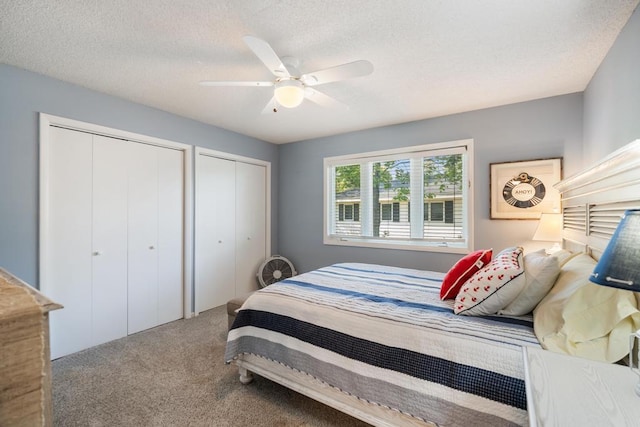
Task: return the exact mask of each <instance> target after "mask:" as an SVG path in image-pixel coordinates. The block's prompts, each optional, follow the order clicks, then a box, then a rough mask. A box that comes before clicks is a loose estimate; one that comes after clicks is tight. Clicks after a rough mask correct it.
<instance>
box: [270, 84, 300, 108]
mask: <svg viewBox="0 0 640 427" xmlns="http://www.w3.org/2000/svg"><path fill="white" fill-rule="evenodd" d="M275 86H276V88H275V91H274V96H275V98H276V101H278V104H280V105H282V106H283V107H286V108H295V107H297V106H298V105H300V104H302V101H303V100H304V86H303V84H302V82H300V80H295V79H291V80H280V81H279V82H277V83H276V85H275Z"/></svg>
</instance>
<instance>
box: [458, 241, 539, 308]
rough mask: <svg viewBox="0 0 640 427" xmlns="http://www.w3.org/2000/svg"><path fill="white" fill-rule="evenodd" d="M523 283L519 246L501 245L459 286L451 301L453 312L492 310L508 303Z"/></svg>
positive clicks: (524, 283) (516, 294)
mask: <svg viewBox="0 0 640 427" xmlns="http://www.w3.org/2000/svg"><path fill="white" fill-rule="evenodd" d="M525 285H526V280H525V274H524V265H523V262H522V247H520V246H515V247H511V248H507V249H504V250H503V251H502V252H500V253H499V254H498V255H496V257H495V258H494V260H493V261H491V262H490V263H489V264H487V266H486V267H484V268H483V269H482V270H480V271H478V272H477V273H476V274H474V275H473V276H472V277H471V278H470V279H469V280H467V282H466V283H465V284H464V285H463V286H462V289H461V290H460V292H459V293H458V295H457V296H456V302H455V303H454V305H453V312H454V313H455V314H462V315H465V316H484V315H488V314H495V313H497V312H498V310H500V309H501V308H502V307H504V306H506V305H507V304H509V303H511V301H513V300H514V299H515V297H516V296H518V294H519V293H520V292H521V291H522V288H524V286H525Z"/></svg>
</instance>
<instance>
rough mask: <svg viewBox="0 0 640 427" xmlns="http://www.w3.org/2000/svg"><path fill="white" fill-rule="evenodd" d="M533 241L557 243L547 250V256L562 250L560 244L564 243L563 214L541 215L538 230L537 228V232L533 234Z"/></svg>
mask: <svg viewBox="0 0 640 427" xmlns="http://www.w3.org/2000/svg"><path fill="white" fill-rule="evenodd" d="M531 240H539V241H544V242H555V244H554V245H553V246H552V247H551V248H549V249H547V254H552V253H554V252H558V251H559V250H560V249H562V248H561V247H560V243H559V242H561V241H562V214H559V213H543V214H540V222H538V228H536V232H535V233H534V234H533V237H532V238H531Z"/></svg>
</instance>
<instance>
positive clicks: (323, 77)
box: [200, 36, 373, 113]
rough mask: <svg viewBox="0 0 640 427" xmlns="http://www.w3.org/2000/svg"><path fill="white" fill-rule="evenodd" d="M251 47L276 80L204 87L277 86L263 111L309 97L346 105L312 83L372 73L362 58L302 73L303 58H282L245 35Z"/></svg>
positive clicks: (214, 83) (290, 105) (328, 104)
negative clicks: (300, 67) (299, 59)
mask: <svg viewBox="0 0 640 427" xmlns="http://www.w3.org/2000/svg"><path fill="white" fill-rule="evenodd" d="M242 39H243V40H244V42H245V43H246V44H247V46H249V49H251V50H252V51H253V53H254V54H255V55H256V56H257V57H258V58H259V59H260V60H261V61H262V62H263V63H264V65H266V67H267V68H268V69H269V71H271V73H272V74H273V75H274V76H275V79H274V80H273V81H211V80H205V81H201V82H200V84H201V85H202V86H256V87H274V91H273V97H272V98H271V100H270V101H269V103H268V104H267V106H266V107H265V108H264V110H263V111H262V112H263V113H266V112H268V111H274V112H276V111H278V110H277V106H278V105H280V106H282V107H286V108H295V107H297V106H299V105H300V104H301V103H302V101H304V100H305V99H308V100H309V101H312V102H314V103H316V104H318V105H321V106H325V107H332V106H344V104H342V103H341V102H339V101H337V100H335V99H333V98H331V97H330V96H328V95H325V94H324V93H322V92H320V91H318V90H316V89H314V88H313V86H318V85H321V84H325V83H331V82H336V81H340V80H346V79H351V78H354V77H362V76H366V75H369V74H371V73H372V72H373V65H372V64H371V62H369V61H365V60H359V61H354V62H349V63H346V64H342V65H336V66H335V67H330V68H325V69H322V70H318V71H314V72H312V73H305V74H302V73H301V72H300V70H299V69H298V67H299V66H300V61H298V60H297V59H296V58H293V57H286V56H285V57H282V59H281V58H280V57H279V56H278V55H277V54H276V52H275V51H274V50H273V48H272V47H271V46H270V45H269V43H267V42H266V41H264V40H262V39H260V38H258V37H254V36H244V37H243V38H242Z"/></svg>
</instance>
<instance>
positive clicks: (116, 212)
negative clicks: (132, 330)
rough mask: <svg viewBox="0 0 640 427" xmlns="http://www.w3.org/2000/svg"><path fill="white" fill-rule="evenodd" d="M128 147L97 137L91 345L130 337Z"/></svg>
mask: <svg viewBox="0 0 640 427" xmlns="http://www.w3.org/2000/svg"><path fill="white" fill-rule="evenodd" d="M129 145H130V143H128V142H126V141H122V140H119V139H114V138H107V137H103V136H97V135H94V136H93V203H92V204H93V212H92V216H91V218H92V230H91V234H90V235H92V254H91V255H92V256H91V260H92V262H91V268H92V274H91V284H92V298H91V300H92V304H91V307H92V310H91V324H92V326H93V331H92V336H93V339H92V342H91V345H98V344H102V343H104V342H107V341H111V340H114V339H117V338H121V337H124V336H126V335H127V214H128V213H127V203H128V201H127V181H128V180H127V176H128V170H127V162H126V159H127V153H128V148H129Z"/></svg>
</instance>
